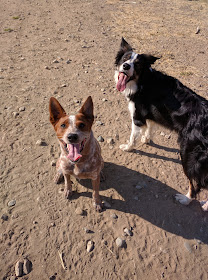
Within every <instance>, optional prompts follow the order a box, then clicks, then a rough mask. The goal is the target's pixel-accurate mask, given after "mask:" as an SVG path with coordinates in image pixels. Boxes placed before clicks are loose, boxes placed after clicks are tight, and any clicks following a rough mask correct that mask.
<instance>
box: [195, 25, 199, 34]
mask: <svg viewBox="0 0 208 280" xmlns="http://www.w3.org/2000/svg"><path fill="white" fill-rule="evenodd" d="M199 32H200V28H199V26H197V29H196V32H195V34H199Z"/></svg>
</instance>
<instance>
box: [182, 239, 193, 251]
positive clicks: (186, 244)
mask: <svg viewBox="0 0 208 280" xmlns="http://www.w3.org/2000/svg"><path fill="white" fill-rule="evenodd" d="M184 247H185V248H186V250H187V251H189V252H190V253H191V251H192V249H191V246H190V244H189V243H188V242H187V241H185V242H184Z"/></svg>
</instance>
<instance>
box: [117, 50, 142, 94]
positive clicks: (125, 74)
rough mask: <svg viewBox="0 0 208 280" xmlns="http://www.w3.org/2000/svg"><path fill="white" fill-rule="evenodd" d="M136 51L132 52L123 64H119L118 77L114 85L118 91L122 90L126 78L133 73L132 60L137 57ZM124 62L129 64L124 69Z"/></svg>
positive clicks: (126, 81)
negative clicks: (127, 67)
mask: <svg viewBox="0 0 208 280" xmlns="http://www.w3.org/2000/svg"><path fill="white" fill-rule="evenodd" d="M137 55H138V54H137V53H134V52H132V54H131V57H130V59H128V60H126V61H125V62H124V63H123V64H121V65H120V66H119V69H118V70H119V72H118V76H117V77H118V78H117V79H115V80H116V87H117V89H118V90H119V91H121V92H122V91H124V90H125V88H126V85H127V83H128V80H129V79H130V78H131V77H132V76H133V74H134V61H135V59H136V58H137ZM124 64H128V65H129V69H128V70H127V69H124Z"/></svg>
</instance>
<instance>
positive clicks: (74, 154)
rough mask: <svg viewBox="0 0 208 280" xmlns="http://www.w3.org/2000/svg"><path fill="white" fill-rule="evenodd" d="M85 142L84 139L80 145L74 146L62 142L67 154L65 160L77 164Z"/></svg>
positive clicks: (75, 144)
mask: <svg viewBox="0 0 208 280" xmlns="http://www.w3.org/2000/svg"><path fill="white" fill-rule="evenodd" d="M85 142H86V138H85V139H84V140H83V141H82V142H81V143H74V144H67V143H65V142H64V141H63V140H62V143H63V144H64V148H65V150H66V152H67V153H68V155H67V158H68V159H69V160H70V161H71V162H73V163H77V162H78V161H79V160H80V158H81V157H82V155H81V152H82V151H83V149H84V146H85Z"/></svg>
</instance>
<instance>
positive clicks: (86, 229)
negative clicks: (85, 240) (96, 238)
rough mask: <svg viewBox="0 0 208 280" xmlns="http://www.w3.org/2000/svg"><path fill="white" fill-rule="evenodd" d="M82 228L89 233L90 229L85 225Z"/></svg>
mask: <svg viewBox="0 0 208 280" xmlns="http://www.w3.org/2000/svg"><path fill="white" fill-rule="evenodd" d="M83 229H84V231H85V233H90V232H91V230H90V229H88V228H86V227H84V228H83Z"/></svg>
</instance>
